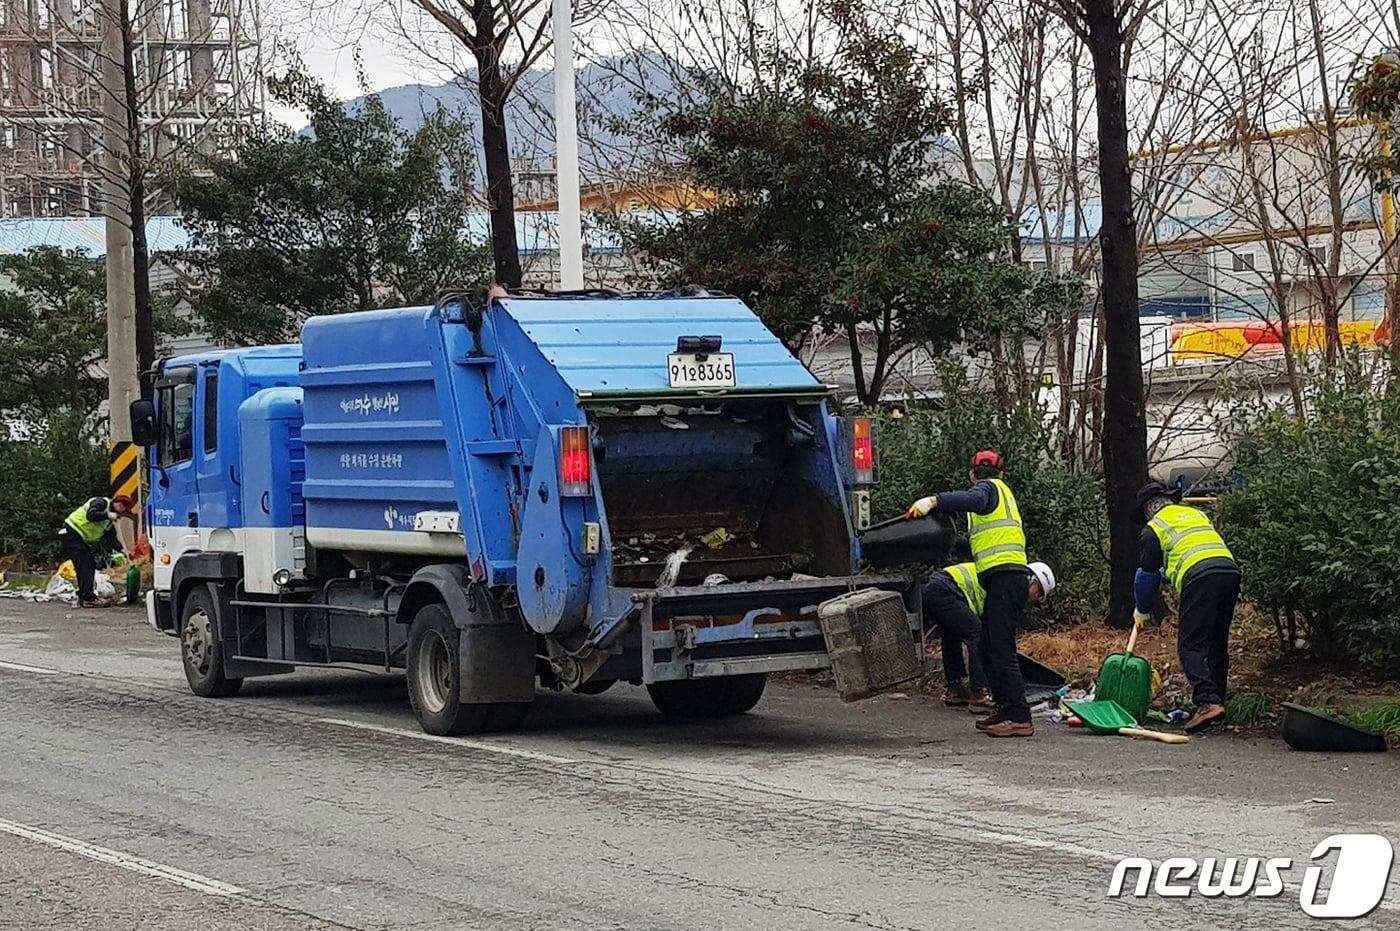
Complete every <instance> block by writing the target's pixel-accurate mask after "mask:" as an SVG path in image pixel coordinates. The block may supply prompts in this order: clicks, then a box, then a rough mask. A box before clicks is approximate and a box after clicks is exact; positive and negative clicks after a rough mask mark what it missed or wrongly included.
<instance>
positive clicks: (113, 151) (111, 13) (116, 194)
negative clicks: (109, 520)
mask: <svg viewBox="0 0 1400 931" xmlns="http://www.w3.org/2000/svg"><path fill="white" fill-rule="evenodd" d="M125 2H126V0H102V5H101V16H102V21H101V27H102V61H101V75H102V80H101V88H102V148H103V161H104V162H105V166H104V167H105V170H104V172H103V175H104V183H103V189H104V198H103V199H104V201H105V203H104V204H103V210H102V213H103V216H104V217H105V219H106V231H107V262H106V267H107V400H108V407H109V409H108V412H107V416H108V420H109V423H110V424H111V433H110V440H111V442H112V443H113V444H117V443H127V444H129V443H130V442H131V414H130V411H129V410H128V408H129V406H130V404H131V402H132V401H134V400H136V399H137V398H139V397H140V396H141V383H140V379H139V377H138V373H137V371H136V367H137V366H136V290H135V283H134V282H135V278H136V274H135V264H134V260H133V257H132V245H131V219H130V204H131V198H130V193H129V190H128V188H127V184H128V180H127V179H128V178H129V177H130V170H129V168H130V166H128V165H127V164H126V159H125V158H124V157H123V155H122V153H124V152H126V151H127V132H128V126H127V106H126V90H125V88H126V74H125V67H126V53H125V45H124V41H123V36H122V29H123V28H124V25H123V24H124V22H125V17H124V16H123V15H122V4H123V3H125Z"/></svg>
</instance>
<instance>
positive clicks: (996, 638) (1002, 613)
mask: <svg viewBox="0 0 1400 931" xmlns="http://www.w3.org/2000/svg"><path fill="white" fill-rule="evenodd" d="M1003 469H1004V463H1003V461H1002V457H1001V454H1000V453H998V452H995V451H994V450H990V449H986V450H982V451H981V452H979V453H977V454H976V455H974V456H973V457H972V462H971V464H970V468H969V472H968V478H969V480H970V481H971V482H972V487H971V488H970V489H969V490H967V491H949V492H942V493H939V494H937V495H929V496H928V497H925V498H920V499H919V500H918V501H915V502H914V503H913V504H912V505H910V507H909V510H908V511H907V512H906V513H905V517H906V518H909V519H913V518H916V517H924V516H927V515H928V514H935V513H937V514H953V513H962V514H966V515H967V524H968V540H969V542H970V543H971V544H972V557H973V563H974V565H975V566H976V569H977V581H978V583H979V584H980V585H981V586H982V588H983V590H984V591H985V592H986V603H985V606H984V608H983V611H982V631H981V636H982V639H983V643H982V645H981V651H982V653H981V657H982V661H983V665H984V669H985V672H986V675H987V680H988V684H989V685H990V686H991V689H992V697H993V699H994V700H995V702H996V706H997V707H996V710H995V711H993V712H992V713H991V714H990V715H988V716H987V717H985V718H983V719H982V720H980V721H978V722H977V729H978V730H980V731H982V732H983V733H985V734H987V735H988V736H990V737H1032V736H1034V734H1035V727H1034V725H1033V724H1032V723H1031V712H1030V707H1029V706H1028V705H1027V704H1026V689H1025V682H1024V681H1023V680H1022V678H1021V667H1020V663H1019V661H1018V660H1017V656H1016V633H1017V631H1018V630H1020V627H1021V623H1022V621H1023V620H1024V618H1025V614H1026V607H1027V604H1028V603H1029V600H1030V586H1029V584H1028V579H1027V577H1028V576H1029V574H1030V569H1029V567H1028V561H1027V559H1026V533H1025V529H1024V527H1023V525H1022V523H1021V510H1020V508H1019V507H1018V506H1017V504H1016V496H1015V495H1014V494H1013V493H1012V491H1011V487H1010V486H1009V485H1007V484H1006V482H1005V481H1004V480H1003V479H1002V471H1003Z"/></svg>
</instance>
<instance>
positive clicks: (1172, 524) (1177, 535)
mask: <svg viewBox="0 0 1400 931" xmlns="http://www.w3.org/2000/svg"><path fill="white" fill-rule="evenodd" d="M1147 525H1148V526H1149V527H1151V528H1152V532H1153V533H1155V534H1157V540H1158V541H1159V542H1160V543H1161V544H1162V559H1163V561H1164V562H1165V563H1166V567H1165V568H1166V573H1167V581H1169V582H1171V583H1172V587H1173V588H1175V589H1176V590H1177V591H1178V592H1179V591H1181V583H1182V582H1184V581H1186V573H1188V572H1190V571H1191V569H1192V567H1194V566H1196V565H1197V564H1198V563H1201V562H1204V561H1205V560H1207V559H1219V558H1224V559H1229V560H1233V559H1234V558H1235V557H1234V555H1233V554H1232V553H1231V552H1230V548H1229V547H1228V546H1226V545H1225V540H1224V538H1223V537H1221V536H1220V534H1219V533H1218V532H1217V531H1216V529H1215V525H1213V524H1212V523H1211V522H1210V518H1209V517H1206V516H1205V514H1203V513H1202V512H1200V511H1198V510H1196V509H1195V508H1191V507H1186V506H1185V505H1184V504H1169V505H1167V506H1166V507H1164V508H1162V510H1160V511H1158V512H1157V515H1156V516H1155V517H1153V518H1152V520H1150V521H1148V522H1147Z"/></svg>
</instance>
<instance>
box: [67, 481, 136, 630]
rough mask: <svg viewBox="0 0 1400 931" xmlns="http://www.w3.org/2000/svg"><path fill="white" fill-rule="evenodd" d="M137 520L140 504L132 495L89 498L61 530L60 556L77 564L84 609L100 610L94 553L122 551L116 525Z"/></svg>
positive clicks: (75, 509)
mask: <svg viewBox="0 0 1400 931" xmlns="http://www.w3.org/2000/svg"><path fill="white" fill-rule="evenodd" d="M117 520H131V521H134V520H136V505H135V502H133V501H132V500H131V498H130V496H128V495H116V496H115V497H113V498H111V499H110V500H109V499H107V498H89V499H88V500H87V501H84V502H83V503H82V504H80V505H78V506H77V507H75V508H74V509H73V510H72V512H71V513H70V514H69V515H68V517H67V519H65V520H64V521H63V527H62V528H61V529H60V530H59V531H58V555H59V558H60V559H67V560H71V561H72V563H73V576H74V584H75V585H77V587H78V604H80V605H82V606H83V607H84V608H96V607H100V606H101V603H100V602H99V601H98V600H97V596H96V595H95V594H94V592H93V579H92V577H93V574H94V573H95V572H97V559H96V556H95V555H94V552H93V551H94V550H95V549H97V550H101V551H102V552H103V554H104V555H105V554H106V553H111V552H118V553H119V552H121V551H122V544H121V540H120V539H118V537H117V530H116V527H115V526H114V522H115V521H117Z"/></svg>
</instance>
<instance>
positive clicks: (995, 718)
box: [972, 711, 1006, 731]
mask: <svg viewBox="0 0 1400 931" xmlns="http://www.w3.org/2000/svg"><path fill="white" fill-rule="evenodd" d="M1005 720H1006V718H1005V716H1003V715H1002V713H1001V712H1000V711H993V712H992V713H991V714H989V715H987V716H986V717H985V718H983V719H982V720H980V721H978V722H977V723H975V724H973V725H972V726H973V727H975V728H977V729H978V730H979V731H985V730H986V729H987V728H989V727H995V726H996V725H998V724H1001V723H1002V722H1003V721H1005Z"/></svg>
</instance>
